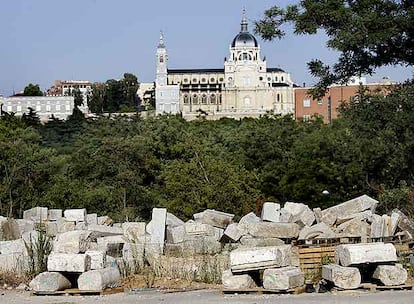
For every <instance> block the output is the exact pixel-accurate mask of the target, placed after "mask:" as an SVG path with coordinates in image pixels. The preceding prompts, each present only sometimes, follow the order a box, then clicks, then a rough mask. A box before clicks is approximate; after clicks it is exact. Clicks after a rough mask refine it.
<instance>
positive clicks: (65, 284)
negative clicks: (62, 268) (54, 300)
mask: <svg viewBox="0 0 414 304" xmlns="http://www.w3.org/2000/svg"><path fill="white" fill-rule="evenodd" d="M29 287H30V289H31V290H34V291H37V292H39V291H59V290H65V289H68V288H71V287H72V284H71V283H70V281H69V280H68V279H67V278H66V277H65V276H64V275H63V274H61V273H59V272H43V273H41V274H39V275H37V276H36V277H35V278H34V279H33V280H32V281H31V282H30V284H29Z"/></svg>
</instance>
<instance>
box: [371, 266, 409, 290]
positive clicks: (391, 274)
mask: <svg viewBox="0 0 414 304" xmlns="http://www.w3.org/2000/svg"><path fill="white" fill-rule="evenodd" d="M372 277H373V278H374V279H377V280H379V281H380V282H381V283H382V284H383V285H385V286H398V285H403V284H405V282H406V281H407V277H408V273H407V270H405V269H404V267H403V266H402V265H401V264H395V265H378V266H377V268H376V269H375V271H374V274H373V275H372Z"/></svg>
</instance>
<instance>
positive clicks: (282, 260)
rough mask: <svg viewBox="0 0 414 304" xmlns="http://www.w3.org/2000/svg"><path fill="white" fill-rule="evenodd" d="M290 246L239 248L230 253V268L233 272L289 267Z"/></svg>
mask: <svg viewBox="0 0 414 304" xmlns="http://www.w3.org/2000/svg"><path fill="white" fill-rule="evenodd" d="M290 250H291V246H290V245H284V246H274V247H259V248H239V249H236V250H233V251H232V252H230V266H231V270H232V271H233V272H243V271H249V270H259V269H266V268H269V267H284V266H289V265H290V258H289V253H290Z"/></svg>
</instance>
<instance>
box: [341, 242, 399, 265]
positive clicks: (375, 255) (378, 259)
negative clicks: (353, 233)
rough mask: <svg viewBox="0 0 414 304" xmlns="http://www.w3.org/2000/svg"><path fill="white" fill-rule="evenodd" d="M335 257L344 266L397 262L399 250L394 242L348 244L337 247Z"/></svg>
mask: <svg viewBox="0 0 414 304" xmlns="http://www.w3.org/2000/svg"><path fill="white" fill-rule="evenodd" d="M335 258H336V261H337V262H339V264H340V265H342V266H349V265H358V264H365V263H383V262H396V261H397V251H396V249H395V247H394V245H393V244H384V243H365V244H346V245H339V246H337V247H336V249H335Z"/></svg>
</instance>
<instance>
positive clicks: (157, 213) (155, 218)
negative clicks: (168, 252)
mask: <svg viewBox="0 0 414 304" xmlns="http://www.w3.org/2000/svg"><path fill="white" fill-rule="evenodd" d="M166 221H167V209H165V208H154V209H152V225H151V244H154V245H155V244H157V245H158V248H156V251H157V252H159V253H160V254H162V253H163V252H164V242H165V229H166Z"/></svg>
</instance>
